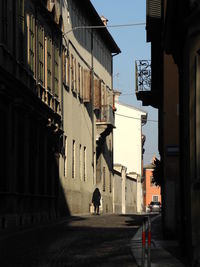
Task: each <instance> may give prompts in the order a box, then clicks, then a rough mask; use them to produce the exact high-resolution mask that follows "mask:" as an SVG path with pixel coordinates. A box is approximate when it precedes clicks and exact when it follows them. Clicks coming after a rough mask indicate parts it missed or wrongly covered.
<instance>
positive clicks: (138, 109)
mask: <svg viewBox="0 0 200 267" xmlns="http://www.w3.org/2000/svg"><path fill="white" fill-rule="evenodd" d="M116 104H118V105H121V106H124V107H127V108H131V109H134V110H136V111H140V112H142V113H145V114H146V116H147V114H148V112H147V111H145V110H142V109H140V108H136V107H134V106H131V105H128V104H125V103H122V102H116Z"/></svg>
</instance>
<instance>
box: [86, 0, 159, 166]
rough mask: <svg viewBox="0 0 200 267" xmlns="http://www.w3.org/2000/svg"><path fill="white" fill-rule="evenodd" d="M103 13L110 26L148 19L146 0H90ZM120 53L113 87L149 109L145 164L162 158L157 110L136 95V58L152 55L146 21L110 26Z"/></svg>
mask: <svg viewBox="0 0 200 267" xmlns="http://www.w3.org/2000/svg"><path fill="white" fill-rule="evenodd" d="M91 2H92V4H93V6H94V7H95V9H96V11H97V12H98V14H99V15H100V16H102V15H103V16H104V17H106V18H107V19H108V26H109V25H110V26H112V25H124V24H134V23H145V22H146V0H125V1H121V0H91ZM108 30H109V32H110V33H111V35H112V37H113V38H114V40H115V42H116V43H117V45H118V46H119V48H120V50H121V53H120V54H119V55H117V56H115V57H114V66H113V88H114V89H115V90H118V91H120V92H121V93H122V94H121V96H120V98H119V101H120V102H122V103H125V104H128V105H132V106H134V107H136V108H139V109H142V110H144V111H146V112H147V113H148V120H147V123H146V125H145V126H143V127H142V128H143V130H142V131H143V133H144V134H145V135H146V142H145V145H144V148H145V153H144V165H146V164H148V163H150V162H151V161H152V158H153V156H154V155H155V156H156V157H158V158H159V152H158V112H157V109H154V108H152V107H151V106H142V102H141V101H138V100H137V98H136V95H135V60H139V59H151V57H150V54H151V53H150V49H151V46H150V43H147V42H146V30H145V25H140V26H130V27H110V28H108Z"/></svg>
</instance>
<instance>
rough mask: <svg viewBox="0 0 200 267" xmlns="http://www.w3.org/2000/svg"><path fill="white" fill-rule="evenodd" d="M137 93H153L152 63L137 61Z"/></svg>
mask: <svg viewBox="0 0 200 267" xmlns="http://www.w3.org/2000/svg"><path fill="white" fill-rule="evenodd" d="M135 91H136V93H137V92H141V91H142V92H143V91H151V61H150V60H136V61H135Z"/></svg>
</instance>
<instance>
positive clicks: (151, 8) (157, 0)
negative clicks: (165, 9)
mask: <svg viewBox="0 0 200 267" xmlns="http://www.w3.org/2000/svg"><path fill="white" fill-rule="evenodd" d="M147 16H148V17H151V18H161V0H147Z"/></svg>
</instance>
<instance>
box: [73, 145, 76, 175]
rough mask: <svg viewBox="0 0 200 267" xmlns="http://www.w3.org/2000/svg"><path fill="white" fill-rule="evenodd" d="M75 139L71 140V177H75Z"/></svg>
mask: <svg viewBox="0 0 200 267" xmlns="http://www.w3.org/2000/svg"><path fill="white" fill-rule="evenodd" d="M75 152H76V151H75V141H74V140H73V142H72V178H75Z"/></svg>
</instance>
